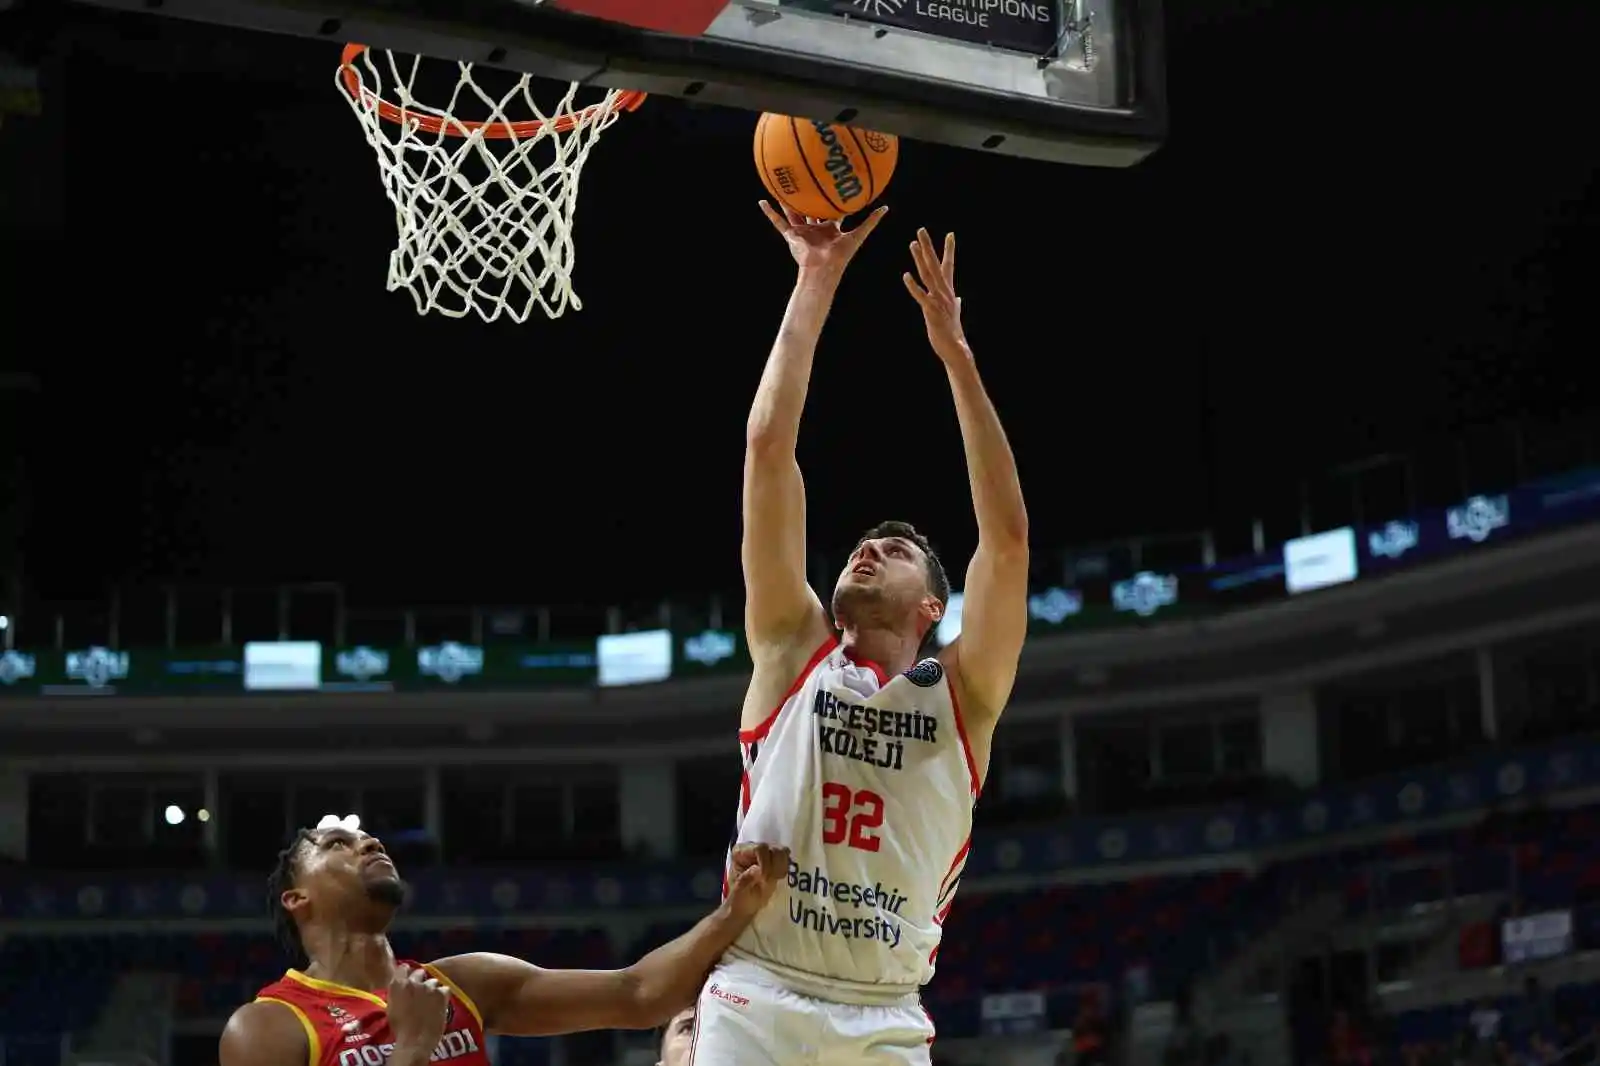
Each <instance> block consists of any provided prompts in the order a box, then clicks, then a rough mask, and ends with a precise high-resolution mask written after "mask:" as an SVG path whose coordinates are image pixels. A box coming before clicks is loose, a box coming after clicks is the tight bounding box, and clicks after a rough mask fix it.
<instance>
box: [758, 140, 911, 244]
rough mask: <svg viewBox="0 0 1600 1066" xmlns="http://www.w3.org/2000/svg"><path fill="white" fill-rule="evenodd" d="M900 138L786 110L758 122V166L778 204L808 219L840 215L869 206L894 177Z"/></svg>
mask: <svg viewBox="0 0 1600 1066" xmlns="http://www.w3.org/2000/svg"><path fill="white" fill-rule="evenodd" d="M899 159H900V139H899V138H898V137H896V136H895V135H894V134H892V133H875V132H873V131H871V130H860V129H856V128H855V127H854V126H843V125H839V124H838V123H828V122H813V121H812V120H810V119H805V118H789V117H788V116H786V115H762V116H761V118H760V120H759V121H757V122H756V170H757V171H758V172H760V174H761V183H762V184H763V185H765V186H766V187H767V191H768V192H769V193H771V194H772V195H773V197H774V198H775V199H777V200H778V201H779V202H780V203H782V204H785V205H787V206H788V207H789V208H791V209H793V210H795V211H798V212H799V213H800V214H802V215H806V216H808V217H810V218H825V219H840V218H844V217H845V216H846V215H853V214H855V213H856V212H857V211H860V210H862V209H863V208H865V207H868V206H870V205H871V203H872V202H873V201H874V200H876V199H877V198H878V197H879V196H882V195H883V190H884V188H885V187H886V186H888V184H889V179H890V178H891V177H893V176H894V165H895V163H896V162H898V161H899Z"/></svg>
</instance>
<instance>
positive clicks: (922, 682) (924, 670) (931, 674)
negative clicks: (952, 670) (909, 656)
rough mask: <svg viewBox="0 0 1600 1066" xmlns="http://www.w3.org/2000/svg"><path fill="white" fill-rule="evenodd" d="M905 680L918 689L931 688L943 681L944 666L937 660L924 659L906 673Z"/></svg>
mask: <svg viewBox="0 0 1600 1066" xmlns="http://www.w3.org/2000/svg"><path fill="white" fill-rule="evenodd" d="M906 680H908V681H910V682H911V683H912V684H913V685H916V686H917V687H918V688H932V687H933V686H935V685H937V684H938V683H939V682H940V681H943V680H944V664H943V663H941V662H940V661H939V660H938V659H924V660H922V661H921V662H920V663H918V664H917V665H915V666H913V667H912V668H911V669H909V670H907V671H906Z"/></svg>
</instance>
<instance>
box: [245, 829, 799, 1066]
mask: <svg viewBox="0 0 1600 1066" xmlns="http://www.w3.org/2000/svg"><path fill="white" fill-rule="evenodd" d="M731 863H732V870H731V875H730V881H729V885H728V897H727V899H725V900H723V902H722V905H721V906H720V907H718V908H717V909H716V910H715V911H713V912H712V913H711V914H710V915H709V916H708V917H706V918H704V919H702V920H701V922H700V924H699V925H697V926H695V927H694V928H693V929H691V930H690V931H689V932H687V933H685V934H684V935H683V936H680V937H679V938H678V939H676V940H674V941H671V942H670V943H667V944H663V945H662V946H661V947H659V948H657V949H656V950H654V951H652V952H650V953H649V954H648V955H646V956H644V957H643V958H642V959H640V960H639V961H638V962H636V963H634V964H633V965H632V966H628V967H626V968H624V969H621V970H544V969H540V968H539V967H537V966H534V965H532V964H531V963H527V962H523V961H522V960H521V959H514V958H511V957H510V956H507V955H491V954H487V953H477V954H472V955H457V956H455V957H454V958H449V959H440V960H439V961H438V962H437V963H435V964H434V966H435V968H436V969H437V970H438V971H439V972H440V973H441V974H443V975H444V976H445V977H446V978H447V979H449V981H450V982H451V984H453V985H455V986H456V988H457V989H458V991H459V992H462V993H465V994H466V995H467V996H469V997H471V999H472V1001H473V1002H474V1003H475V1004H476V1005H477V1007H478V1009H479V1010H480V1011H481V1012H482V1013H483V1025H484V1029H485V1031H487V1032H494V1033H503V1034H505V1035H508V1036H551V1035H556V1034H560V1033H578V1032H586V1031H588V1030H591V1029H649V1028H652V1027H654V1026H657V1025H663V1024H665V1023H666V1022H667V1021H668V1020H669V1019H671V1018H672V1016H673V1015H675V1014H677V1013H678V1012H679V1011H681V1010H683V1009H684V1008H685V1007H687V1006H689V1005H690V1004H691V1003H693V1002H694V1001H695V999H696V998H697V997H698V996H699V994H700V989H701V986H702V985H704V984H705V980H706V975H707V974H709V973H710V972H711V968H712V967H713V966H715V965H716V963H717V960H718V959H720V958H721V957H722V954H723V952H725V951H727V950H728V947H729V946H730V945H731V944H732V943H733V942H734V940H736V939H738V936H739V934H740V933H742V932H743V931H744V929H745V927H746V926H747V925H749V924H750V920H751V919H752V918H754V917H755V916H756V912H757V911H759V910H760V909H761V908H762V907H764V906H766V903H767V901H768V900H769V899H771V898H772V893H773V892H774V891H775V890H776V889H777V887H778V885H780V884H782V883H783V881H784V878H785V877H786V876H787V875H788V869H789V852H788V850H787V849H784V848H769V847H767V846H766V845H764V844H759V845H747V846H744V847H740V848H736V849H735V850H734V852H733V856H732V858H731ZM303 1061H304V1054H303V1053H302V1059H301V1062H303ZM222 1066H298V1064H277V1063H270V1064H269V1063H260V1064H256V1063H240V1064H231V1063H228V1062H224V1063H223V1064H222Z"/></svg>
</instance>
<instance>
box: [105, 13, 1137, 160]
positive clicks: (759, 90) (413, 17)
mask: <svg viewBox="0 0 1600 1066" xmlns="http://www.w3.org/2000/svg"><path fill="white" fill-rule="evenodd" d="M83 2H86V3H92V4H95V5H96V6H101V7H110V8H120V9H126V10H134V11H145V12H150V13H153V14H161V15H170V16H174V17H178V18H186V19H193V20H198V21H203V22H213V23H221V24H227V25H233V26H237V27H241V28H245V29H252V30H260V31H267V32H274V33H285V34H293V35H296V36H302V37H309V38H320V39H325V40H328V41H330V42H339V43H342V42H345V41H358V42H361V43H363V44H368V45H372V46H375V47H380V48H387V49H391V50H394V51H398V52H409V53H417V54H421V55H427V56H433V57H436V58H440V59H451V60H467V61H471V62H474V63H477V64H480V65H484V66H490V67H502V68H506V69H511V70H516V71H521V72H526V73H531V74H534V75H537V76H540V77H547V78H551V79H554V80H557V81H563V82H582V83H585V84H589V85H597V86H603V87H606V88H625V89H640V90H643V91H646V92H649V93H652V94H662V95H667V96H675V97H680V98H686V99H691V100H699V101H704V102H707V103H715V104H721V105H726V106H730V107H737V108H743V109H745V110H749V111H773V112H777V113H780V114H789V115H796V116H800V117H804V118H811V119H817V120H824V121H840V122H848V123H851V124H855V125H860V126H863V127H866V128H871V129H879V130H884V131H887V132H890V133H896V134H899V135H901V136H904V137H910V138H913V139H917V140H923V141H930V142H934V143H942V144H948V145H955V146H959V147H966V148H971V149H975V150H978V151H983V152H993V153H1000V154H1005V155H1015V156H1023V157H1028V158H1034V159H1043V160H1050V161H1054V162H1060V163H1072V164H1082V165H1099V166H1128V165H1131V164H1133V163H1135V162H1137V161H1138V160H1140V159H1141V158H1143V157H1144V156H1145V155H1147V154H1149V153H1150V152H1151V151H1153V150H1154V149H1155V147H1156V146H1157V145H1158V144H1159V142H1160V140H1161V138H1162V136H1163V134H1164V132H1165V124H1166V101H1165V88H1164V78H1163V65H1164V54H1163V49H1162V41H1161V11H1160V5H1159V0H83Z"/></svg>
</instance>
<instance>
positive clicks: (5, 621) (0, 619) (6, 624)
mask: <svg viewBox="0 0 1600 1066" xmlns="http://www.w3.org/2000/svg"><path fill="white" fill-rule="evenodd" d="M10 626H11V619H9V618H7V617H6V616H5V615H3V614H0V629H9V628H10Z"/></svg>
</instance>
